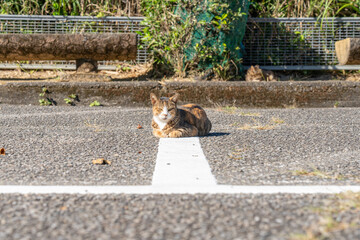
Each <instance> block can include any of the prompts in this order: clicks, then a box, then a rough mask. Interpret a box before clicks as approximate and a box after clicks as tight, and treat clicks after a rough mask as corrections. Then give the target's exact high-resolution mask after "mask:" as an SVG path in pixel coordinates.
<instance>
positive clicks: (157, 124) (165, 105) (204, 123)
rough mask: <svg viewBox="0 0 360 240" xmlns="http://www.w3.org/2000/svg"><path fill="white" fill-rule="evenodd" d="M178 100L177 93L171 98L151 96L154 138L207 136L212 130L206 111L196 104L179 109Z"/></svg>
mask: <svg viewBox="0 0 360 240" xmlns="http://www.w3.org/2000/svg"><path fill="white" fill-rule="evenodd" d="M178 98H179V94H177V93H176V94H175V95H174V96H172V97H170V98H165V97H161V98H158V97H157V96H156V95H155V94H153V93H151V94H150V99H151V103H152V105H153V107H152V110H153V119H152V124H151V126H152V128H153V134H154V136H156V137H159V138H162V137H170V138H178V137H194V136H204V135H207V134H208V133H209V132H210V130H211V122H210V120H209V119H208V118H207V116H206V113H205V111H204V109H202V108H201V107H200V106H198V105H195V104H186V105H183V106H179V107H177V104H176V103H177V101H178Z"/></svg>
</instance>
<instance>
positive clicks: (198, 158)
mask: <svg viewBox="0 0 360 240" xmlns="http://www.w3.org/2000/svg"><path fill="white" fill-rule="evenodd" d="M346 191H353V192H360V185H346V186H338V185H305V186H304V185H302V186H301V185H279V186H270V185H266V186H243V185H217V184H216V181H215V178H214V176H213V175H212V174H211V169H210V166H209V164H208V162H207V160H206V158H205V156H204V153H203V151H202V149H201V146H200V141H199V138H177V139H173V138H162V139H160V142H159V151H158V155H157V159H156V166H155V171H154V175H153V181H152V185H141V186H119V185H117V186H114V185H107V186H87V185H82V186H74V185H66V186H61V185H55V186H43V185H41V186H39V185H28V186H24V185H2V186H1V185H0V194H279V193H283V194H285V193H288V194H335V193H341V192H346Z"/></svg>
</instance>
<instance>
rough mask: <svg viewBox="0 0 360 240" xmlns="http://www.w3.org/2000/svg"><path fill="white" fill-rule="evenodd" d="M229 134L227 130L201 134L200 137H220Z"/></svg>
mask: <svg viewBox="0 0 360 240" xmlns="http://www.w3.org/2000/svg"><path fill="white" fill-rule="evenodd" d="M227 135H230V133H227V132H211V133H209V134H208V135H206V136H201V138H206V137H221V136H227Z"/></svg>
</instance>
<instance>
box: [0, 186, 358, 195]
mask: <svg viewBox="0 0 360 240" xmlns="http://www.w3.org/2000/svg"><path fill="white" fill-rule="evenodd" d="M347 191H353V192H360V185H350V186H349V185H347V186H336V185H313V186H297V185H295V186H294V185H293V186H239V185H215V186H213V185H210V186H174V187H172V188H169V187H168V186H150V185H147V186H60V185H56V186H23V185H21V186H17V185H3V186H0V194H279V193H283V194H285V193H288V194H336V193H341V192H347Z"/></svg>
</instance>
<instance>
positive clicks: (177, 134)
mask: <svg viewBox="0 0 360 240" xmlns="http://www.w3.org/2000/svg"><path fill="white" fill-rule="evenodd" d="M182 136H183V132H181V131H172V132H171V133H169V137H170V138H179V137H182Z"/></svg>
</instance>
